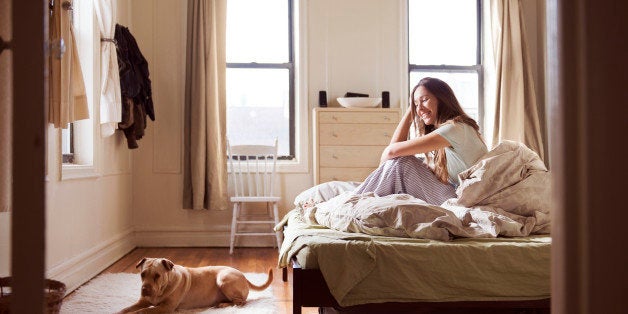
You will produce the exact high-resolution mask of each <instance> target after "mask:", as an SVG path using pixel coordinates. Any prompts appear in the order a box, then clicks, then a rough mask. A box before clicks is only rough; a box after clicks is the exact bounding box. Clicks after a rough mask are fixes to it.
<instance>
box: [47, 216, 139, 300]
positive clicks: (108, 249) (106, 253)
mask: <svg viewBox="0 0 628 314" xmlns="http://www.w3.org/2000/svg"><path fill="white" fill-rule="evenodd" d="M133 236H134V234H133V228H129V229H127V230H125V231H124V232H122V233H120V234H118V235H117V236H115V237H113V238H111V239H109V240H107V241H103V242H101V243H100V244H98V245H96V246H94V247H93V248H91V249H89V250H87V251H85V252H83V253H81V254H79V255H77V256H75V257H73V258H71V259H69V260H67V261H64V262H62V263H61V264H58V265H56V266H55V267H53V268H51V269H49V270H48V271H47V272H46V277H47V278H51V279H55V280H59V281H61V282H63V283H65V285H66V287H67V292H68V293H70V292H71V291H74V290H75V289H76V288H78V287H80V286H81V285H82V284H84V283H86V282H87V281H89V280H90V279H92V278H93V277H94V276H96V275H98V273H100V272H101V271H103V270H104V269H106V268H107V267H109V266H110V265H111V264H113V263H115V262H116V261H117V260H118V259H120V258H121V257H122V256H124V255H126V254H127V253H129V252H131V251H132V250H133V249H134V248H135V247H136V245H135V241H134V237H133Z"/></svg>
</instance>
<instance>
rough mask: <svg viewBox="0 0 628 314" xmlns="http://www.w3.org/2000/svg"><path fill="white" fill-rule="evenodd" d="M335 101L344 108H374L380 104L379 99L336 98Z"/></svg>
mask: <svg viewBox="0 0 628 314" xmlns="http://www.w3.org/2000/svg"><path fill="white" fill-rule="evenodd" d="M336 100H337V101H338V103H339V104H340V105H341V106H343V107H345V108H375V107H377V106H379V103H381V102H382V99H381V98H379V97H338V98H336Z"/></svg>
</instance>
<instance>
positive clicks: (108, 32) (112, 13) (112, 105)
mask: <svg viewBox="0 0 628 314" xmlns="http://www.w3.org/2000/svg"><path fill="white" fill-rule="evenodd" d="M94 10H95V11H96V18H97V19H98V27H99V29H100V40H101V42H100V135H101V136H102V137H107V136H111V135H113V133H114V132H115V131H116V129H117V128H118V122H120V121H122V97H121V96H120V73H119V70H118V54H117V52H116V46H115V43H114V42H113V41H112V40H113V37H114V35H115V33H116V11H117V0H95V1H94Z"/></svg>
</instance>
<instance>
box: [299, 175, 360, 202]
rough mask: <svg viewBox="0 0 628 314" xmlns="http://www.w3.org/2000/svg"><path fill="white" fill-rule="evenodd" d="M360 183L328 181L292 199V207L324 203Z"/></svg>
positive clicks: (353, 188)
mask: <svg viewBox="0 0 628 314" xmlns="http://www.w3.org/2000/svg"><path fill="white" fill-rule="evenodd" d="M361 183H362V182H352V181H350V182H347V181H329V182H325V183H321V184H319V185H315V186H313V187H311V188H309V189H307V190H305V191H303V192H301V193H300V194H299V195H297V197H295V198H294V205H295V206H297V207H303V205H306V204H307V205H310V206H311V205H314V204H318V203H322V202H325V201H327V200H329V199H331V198H333V197H335V196H336V195H338V194H340V193H343V192H346V191H352V190H355V188H356V187H358V185H360V184H361Z"/></svg>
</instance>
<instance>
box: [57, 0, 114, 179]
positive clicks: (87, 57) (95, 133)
mask: <svg viewBox="0 0 628 314" xmlns="http://www.w3.org/2000/svg"><path fill="white" fill-rule="evenodd" d="M77 8H78V9H77ZM72 10H73V12H72V14H73V20H76V17H77V15H76V14H81V18H79V19H82V23H81V26H82V27H84V30H78V28H77V27H76V26H75V31H76V32H75V36H76V39H78V38H79V36H82V35H83V36H84V37H81V38H84V39H86V40H87V41H86V43H85V44H84V46H83V48H81V46H80V45H78V47H77V48H78V50H79V55H81V54H82V55H81V56H80V57H79V60H80V62H81V68H82V70H83V81H84V83H85V92H86V96H87V102H88V106H89V110H90V116H89V119H85V120H79V121H75V123H70V125H69V126H68V128H69V130H71V131H70V132H71V136H70V147H72V150H71V153H72V157H73V159H74V161H73V163H65V162H64V161H65V158H66V156H65V154H63V151H62V149H61V145H62V137H63V136H62V134H61V133H62V131H59V132H58V141H59V144H58V146H57V147H59V151H58V154H59V157H60V158H59V159H57V158H53V160H59V161H60V162H59V164H60V168H61V171H60V180H62V181H65V180H74V179H84V178H97V177H100V176H101V175H102V174H101V172H100V168H99V166H100V156H99V152H100V141H99V140H97V139H98V138H99V137H100V125H99V124H98V123H97V121H98V119H99V114H98V113H99V109H98V107H99V95H100V66H99V64H100V45H101V43H100V40H97V39H99V38H100V30H99V28H98V21H97V19H96V12H95V11H94V4H93V2H92V1H85V2H83V1H80V2H75V3H73V5H72ZM74 10H77V11H74ZM81 12H82V13H81ZM73 23H74V21H73ZM82 49H83V50H82Z"/></svg>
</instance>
